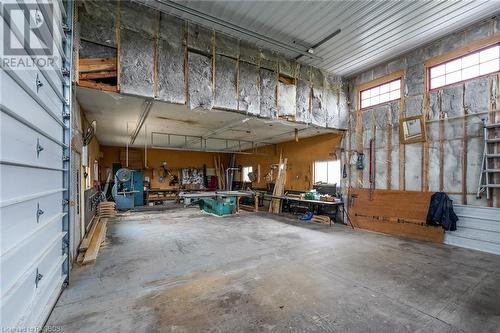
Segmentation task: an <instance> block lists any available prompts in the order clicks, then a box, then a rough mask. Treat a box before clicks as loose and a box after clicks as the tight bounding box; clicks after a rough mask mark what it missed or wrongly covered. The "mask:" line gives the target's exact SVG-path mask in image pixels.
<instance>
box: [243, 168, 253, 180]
mask: <svg viewBox="0 0 500 333" xmlns="http://www.w3.org/2000/svg"><path fill="white" fill-rule="evenodd" d="M242 171H243V182H245V183H251V182H252V180H251V179H250V177H248V174H249V173H251V172H253V168H252V167H251V166H248V167H243V168H242Z"/></svg>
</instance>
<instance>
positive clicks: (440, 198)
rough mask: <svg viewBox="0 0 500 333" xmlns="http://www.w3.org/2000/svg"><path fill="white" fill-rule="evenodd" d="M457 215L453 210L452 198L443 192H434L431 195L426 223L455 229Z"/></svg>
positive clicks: (451, 229) (446, 228) (445, 228)
mask: <svg viewBox="0 0 500 333" xmlns="http://www.w3.org/2000/svg"><path fill="white" fill-rule="evenodd" d="M457 221H458V217H457V215H456V214H455V212H454V211H453V200H451V199H450V198H449V197H448V195H447V194H446V193H444V192H436V193H434V194H433V195H432V197H431V202H430V204H429V211H428V212H427V224H429V225H440V226H442V227H443V229H444V230H450V231H455V230H457Z"/></svg>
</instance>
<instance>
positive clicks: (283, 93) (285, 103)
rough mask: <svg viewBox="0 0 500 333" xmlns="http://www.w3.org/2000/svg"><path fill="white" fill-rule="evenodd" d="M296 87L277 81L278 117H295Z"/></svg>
mask: <svg viewBox="0 0 500 333" xmlns="http://www.w3.org/2000/svg"><path fill="white" fill-rule="evenodd" d="M295 95H296V86H295V85H294V84H286V83H283V82H280V81H278V114H279V116H280V117H290V116H292V117H293V116H295Z"/></svg>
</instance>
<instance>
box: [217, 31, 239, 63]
mask: <svg viewBox="0 0 500 333" xmlns="http://www.w3.org/2000/svg"><path fill="white" fill-rule="evenodd" d="M215 52H216V53H217V54H220V55H224V56H226V57H230V58H234V59H236V58H238V40H237V39H236V38H233V37H230V36H227V35H224V34H221V33H218V32H215Z"/></svg>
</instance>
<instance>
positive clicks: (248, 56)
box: [239, 40, 260, 65]
mask: <svg viewBox="0 0 500 333" xmlns="http://www.w3.org/2000/svg"><path fill="white" fill-rule="evenodd" d="M239 52H240V60H241V61H243V62H247V63H249V64H253V65H257V64H258V61H259V55H260V51H259V49H258V48H257V47H256V46H255V45H253V44H251V43H249V42H246V41H243V40H240V47H239Z"/></svg>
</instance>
